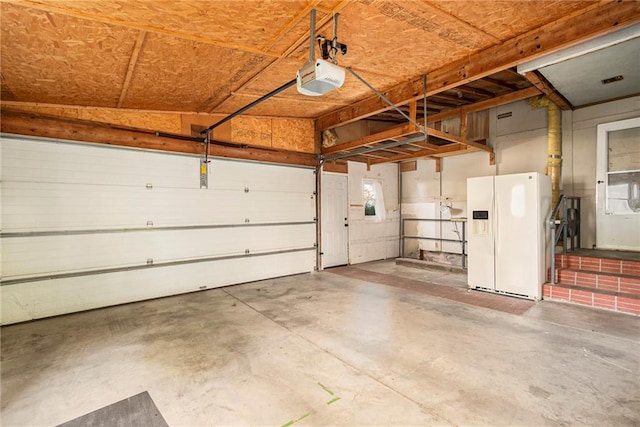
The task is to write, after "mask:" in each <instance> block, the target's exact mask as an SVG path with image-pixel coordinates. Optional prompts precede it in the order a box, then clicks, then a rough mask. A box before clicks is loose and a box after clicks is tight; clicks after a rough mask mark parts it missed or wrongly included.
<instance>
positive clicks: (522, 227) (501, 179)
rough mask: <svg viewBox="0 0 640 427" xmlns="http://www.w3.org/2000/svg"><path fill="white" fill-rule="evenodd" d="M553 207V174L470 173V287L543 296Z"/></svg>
mask: <svg viewBox="0 0 640 427" xmlns="http://www.w3.org/2000/svg"><path fill="white" fill-rule="evenodd" d="M550 210H551V179H550V178H549V177H548V176H546V175H542V174H539V173H537V172H531V173H519V174H513V175H498V176H485V177H479V178H469V179H468V180H467V216H468V223H469V225H470V227H469V228H470V229H469V233H468V234H469V236H468V244H467V245H468V246H467V248H468V270H467V273H468V284H469V288H471V289H480V290H487V291H492V292H499V293H504V294H509V295H513V296H518V297H524V298H530V299H535V300H538V299H540V298H541V296H542V284H543V283H544V282H545V279H546V268H547V265H548V258H549V256H548V249H549V246H548V240H549V237H548V234H549V233H548V222H549V215H550Z"/></svg>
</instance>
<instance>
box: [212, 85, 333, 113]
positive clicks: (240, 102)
mask: <svg viewBox="0 0 640 427" xmlns="http://www.w3.org/2000/svg"><path fill="white" fill-rule="evenodd" d="M295 97H297V92H296V90H295V88H290V89H287V90H286V91H284V92H282V94H281V95H277V96H275V97H273V98H271V99H269V100H267V101H265V102H263V103H261V104H259V105H257V106H255V107H253V108H252V109H251V110H249V111H247V115H249V116H274V115H277V116H280V117H301V118H315V117H318V116H319V115H321V114H322V113H324V112H326V111H328V110H331V109H335V108H336V105H333V104H327V102H325V101H324V100H322V99H318V98H315V97H314V98H307V99H304V100H302V101H298V100H296V99H292V98H295ZM256 99H258V96H249V95H247V96H233V97H231V98H229V99H228V100H227V101H225V102H224V103H223V104H222V105H220V106H219V107H218V108H217V109H216V111H215V112H216V113H223V114H229V113H232V112H234V111H236V110H239V109H240V108H242V107H244V106H245V105H247V104H249V103H250V102H253V101H255V100H256ZM274 111H275V112H277V114H274Z"/></svg>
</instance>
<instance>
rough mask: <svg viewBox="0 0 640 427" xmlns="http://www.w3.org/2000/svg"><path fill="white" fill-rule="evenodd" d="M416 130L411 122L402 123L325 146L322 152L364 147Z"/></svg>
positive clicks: (336, 151) (328, 152)
mask: <svg viewBox="0 0 640 427" xmlns="http://www.w3.org/2000/svg"><path fill="white" fill-rule="evenodd" d="M416 132H418V131H417V130H416V128H415V126H413V125H412V124H404V125H400V126H395V127H392V128H390V129H387V130H383V131H382V132H378V133H374V134H371V135H368V136H365V137H363V138H358V139H354V140H352V141H349V142H343V143H342V144H337V145H334V146H333V147H327V148H323V149H322V154H323V155H327V154H332V153H338V152H340V151H349V150H355V149H356V148H360V147H364V146H366V145H370V144H375V143H377V142H382V141H386V140H388V139H394V138H399V137H402V136H405V135H409V134H412V133H416Z"/></svg>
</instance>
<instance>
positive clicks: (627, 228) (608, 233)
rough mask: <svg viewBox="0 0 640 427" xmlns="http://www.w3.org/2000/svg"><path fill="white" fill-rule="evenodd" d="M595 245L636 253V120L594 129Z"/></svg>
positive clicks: (639, 149)
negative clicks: (595, 141)
mask: <svg viewBox="0 0 640 427" xmlns="http://www.w3.org/2000/svg"><path fill="white" fill-rule="evenodd" d="M596 177H597V178H596V179H597V184H596V198H597V199H596V200H597V201H596V246H597V247H598V248H602V249H621V250H636V251H637V250H640V237H638V236H640V117H637V118H634V119H628V120H621V121H617V122H612V123H605V124H602V125H599V126H598V140H597V170H596Z"/></svg>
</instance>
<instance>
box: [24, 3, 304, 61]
mask: <svg viewBox="0 0 640 427" xmlns="http://www.w3.org/2000/svg"><path fill="white" fill-rule="evenodd" d="M31 3H36V4H37V3H44V4H45V5H46V4H47V2H44V1H42V2H41V1H33V2H31ZM49 3H51V2H49ZM307 3H308V2H307V1H305V0H270V1H251V2H250V3H249V2H241V1H183V0H163V1H158V0H151V1H131V0H110V1H95V0H67V1H57V2H53V6H51V5H47V6H46V7H53V8H55V9H56V10H59V11H60V12H62V13H64V12H68V13H76V14H82V15H84V16H87V17H88V18H92V19H97V20H107V21H109V22H117V23H121V24H123V25H131V24H132V23H133V24H134V25H135V26H137V27H142V29H145V30H152V29H162V30H168V31H173V32H176V33H187V34H191V35H196V36H198V37H203V38H209V39H212V40H217V41H221V42H225V43H232V44H236V45H240V46H247V47H250V48H255V49H261V48H262V47H263V46H265V45H266V44H267V43H268V42H269V41H270V39H271V38H272V37H273V35H274V34H276V33H277V31H278V29H280V28H282V27H284V26H286V25H287V24H288V23H289V21H290V20H291V19H292V18H293V17H294V16H295V15H296V14H297V13H298V12H300V11H302V10H303V9H304V7H305V6H306V5H307Z"/></svg>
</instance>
